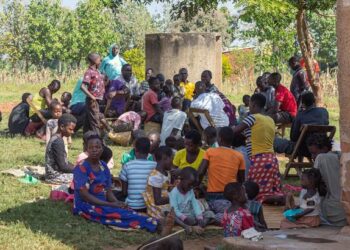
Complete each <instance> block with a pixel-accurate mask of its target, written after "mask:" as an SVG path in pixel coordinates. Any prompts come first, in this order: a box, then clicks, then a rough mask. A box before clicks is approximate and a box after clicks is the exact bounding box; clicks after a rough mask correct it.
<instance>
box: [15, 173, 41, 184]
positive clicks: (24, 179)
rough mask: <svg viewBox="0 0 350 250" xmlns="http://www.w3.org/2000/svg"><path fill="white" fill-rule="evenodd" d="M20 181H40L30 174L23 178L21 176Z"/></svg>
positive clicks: (33, 182)
mask: <svg viewBox="0 0 350 250" xmlns="http://www.w3.org/2000/svg"><path fill="white" fill-rule="evenodd" d="M19 181H20V182H22V183H25V184H37V183H39V182H40V181H39V180H38V179H37V178H35V177H33V176H31V175H28V174H26V175H25V176H24V177H23V178H20V179H19Z"/></svg>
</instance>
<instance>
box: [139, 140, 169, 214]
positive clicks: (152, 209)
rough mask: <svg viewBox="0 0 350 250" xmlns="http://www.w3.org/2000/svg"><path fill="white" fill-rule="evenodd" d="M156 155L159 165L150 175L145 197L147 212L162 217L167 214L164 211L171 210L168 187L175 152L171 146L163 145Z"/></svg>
mask: <svg viewBox="0 0 350 250" xmlns="http://www.w3.org/2000/svg"><path fill="white" fill-rule="evenodd" d="M155 157H156V161H157V167H156V168H155V169H154V170H153V171H152V172H151V174H150V175H149V177H148V180H147V187H146V192H145V193H144V194H143V197H144V199H145V203H146V206H147V214H148V215H149V216H151V217H153V218H157V219H161V218H163V217H164V215H165V214H164V212H169V211H170V206H169V196H168V188H169V183H170V174H169V171H170V169H171V166H172V161H173V152H172V150H171V148H169V147H166V146H162V147H160V148H158V149H157V151H156V153H155Z"/></svg>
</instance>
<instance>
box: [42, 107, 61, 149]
mask: <svg viewBox="0 0 350 250" xmlns="http://www.w3.org/2000/svg"><path fill="white" fill-rule="evenodd" d="M49 110H50V113H51V116H52V119H50V120H48V121H47V123H46V145H47V144H48V143H49V141H50V139H51V137H52V136H53V135H54V134H56V133H57V129H58V119H59V118H60V117H61V116H62V105H61V104H60V103H59V102H58V101H56V100H53V101H52V102H51V103H50V106H49Z"/></svg>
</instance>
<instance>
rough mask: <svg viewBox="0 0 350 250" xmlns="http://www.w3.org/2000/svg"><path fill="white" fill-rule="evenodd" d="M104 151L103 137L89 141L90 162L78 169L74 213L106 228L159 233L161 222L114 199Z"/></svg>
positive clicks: (91, 138) (77, 167) (75, 177)
mask: <svg viewBox="0 0 350 250" xmlns="http://www.w3.org/2000/svg"><path fill="white" fill-rule="evenodd" d="M102 151H103V144H102V140H101V138H100V137H98V136H96V135H93V136H91V137H89V138H88V139H87V153H88V158H87V159H86V160H85V161H84V162H83V163H82V164H81V165H77V166H76V167H75V169H74V209H73V213H74V214H75V215H80V216H82V217H83V218H85V219H87V220H91V221H94V222H97V223H101V224H104V225H111V226H117V227H121V228H134V229H136V228H140V229H147V230H148V231H150V232H155V231H156V228H157V221H155V220H153V219H152V218H148V217H145V216H140V215H138V214H136V213H135V212H133V211H130V210H126V209H125V208H126V206H125V204H124V203H122V202H120V201H118V200H117V199H116V198H115V196H114V195H113V192H112V189H111V181H112V176H111V173H110V171H109V169H108V167H107V165H106V163H105V162H103V161H101V160H100V157H101V154H102Z"/></svg>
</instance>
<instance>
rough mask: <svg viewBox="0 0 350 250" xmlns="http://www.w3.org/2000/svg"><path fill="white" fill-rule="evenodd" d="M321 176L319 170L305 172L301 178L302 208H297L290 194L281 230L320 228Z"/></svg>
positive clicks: (300, 198)
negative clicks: (319, 191)
mask: <svg viewBox="0 0 350 250" xmlns="http://www.w3.org/2000/svg"><path fill="white" fill-rule="evenodd" d="M320 183H321V174H320V172H319V170H318V169H314V168H312V169H309V170H307V171H304V172H303V174H302V176H301V186H302V188H303V189H302V190H301V192H300V196H299V200H300V206H295V203H294V198H293V196H292V195H291V194H290V195H288V196H287V198H286V199H287V200H286V209H288V210H286V211H285V213H284V216H285V217H286V218H285V219H283V220H282V221H281V229H287V228H300V227H304V228H307V227H318V226H319V225H320V203H321V199H320V195H319V193H318V189H319V188H320Z"/></svg>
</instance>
